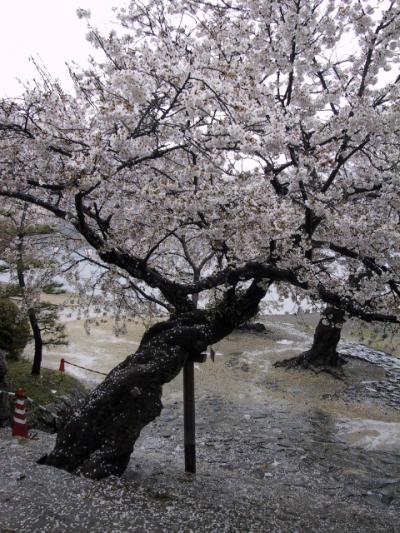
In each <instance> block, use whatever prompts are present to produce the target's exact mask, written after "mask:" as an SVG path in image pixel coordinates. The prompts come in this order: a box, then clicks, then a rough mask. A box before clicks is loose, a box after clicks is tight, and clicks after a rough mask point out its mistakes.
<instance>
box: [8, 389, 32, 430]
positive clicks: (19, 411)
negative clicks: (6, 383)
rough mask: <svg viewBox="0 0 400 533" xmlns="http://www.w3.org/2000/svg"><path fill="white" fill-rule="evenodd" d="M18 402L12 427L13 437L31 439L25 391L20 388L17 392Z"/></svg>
mask: <svg viewBox="0 0 400 533" xmlns="http://www.w3.org/2000/svg"><path fill="white" fill-rule="evenodd" d="M16 397H17V400H16V402H15V411H14V418H13V425H12V436H13V437H25V438H26V439H27V438H29V435H28V426H27V423H26V411H25V391H24V389H22V388H19V389H18V390H17V392H16Z"/></svg>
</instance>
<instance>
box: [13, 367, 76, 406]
mask: <svg viewBox="0 0 400 533" xmlns="http://www.w3.org/2000/svg"><path fill="white" fill-rule="evenodd" d="M7 368H8V377H9V380H10V382H11V388H10V390H11V391H13V392H15V390H16V389H17V388H18V387H22V388H23V389H25V394H26V395H27V396H29V398H32V399H33V400H35V401H36V402H37V403H39V404H40V405H46V404H48V403H51V402H53V401H54V399H55V397H56V396H63V395H64V394H68V393H70V392H72V390H74V389H77V388H79V389H83V388H84V387H83V385H82V383H81V382H80V381H78V380H77V379H75V378H73V377H71V376H67V375H65V374H60V372H59V371H58V370H49V369H48V368H42V369H41V374H40V376H32V375H31V369H32V363H31V362H30V361H27V360H26V359H20V360H19V361H13V360H7ZM52 390H53V391H56V392H55V393H54V392H51V391H52Z"/></svg>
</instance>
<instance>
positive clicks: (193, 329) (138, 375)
mask: <svg viewBox="0 0 400 533" xmlns="http://www.w3.org/2000/svg"><path fill="white" fill-rule="evenodd" d="M264 295H265V289H264V288H262V287H259V286H258V285H257V284H256V283H255V282H254V283H253V284H252V286H251V287H250V288H249V289H248V290H247V291H246V293H245V294H244V295H241V296H240V297H238V298H237V297H236V295H235V291H234V290H231V291H228V293H227V295H226V298H225V300H224V301H223V302H222V304H220V305H219V306H217V307H216V308H215V309H213V310H212V311H204V310H194V311H188V312H185V313H182V314H181V315H180V316H178V317H177V318H173V319H170V320H168V321H166V322H161V323H159V324H156V325H155V326H153V327H151V328H150V329H149V330H148V332H147V333H146V334H145V335H144V337H143V339H142V342H141V344H140V347H139V349H138V351H137V352H136V353H135V354H133V355H130V356H128V357H127V359H125V361H123V362H122V363H120V364H119V365H118V366H117V367H116V368H114V369H113V370H112V371H111V372H110V374H109V375H108V376H107V377H106V379H105V380H104V381H103V382H102V383H101V384H100V385H99V386H98V387H97V388H96V389H95V390H94V391H93V392H92V394H91V395H90V397H89V399H88V401H87V402H86V403H85V404H84V405H83V406H82V408H81V409H80V410H78V412H76V413H74V414H73V415H72V416H71V418H70V419H69V421H68V422H67V423H66V425H65V427H64V428H62V429H61V430H60V431H59V433H58V436H57V441H56V446H55V448H54V450H53V451H52V452H51V453H50V454H49V455H47V456H45V457H43V458H42V459H41V460H40V461H39V462H40V463H42V464H46V465H52V466H56V467H58V468H62V469H65V470H68V471H69V472H74V473H78V474H83V475H85V476H87V477H91V478H95V479H100V478H103V477H106V476H109V475H111V474H115V475H120V474H122V473H123V472H124V470H125V468H126V466H127V464H128V461H129V457H130V454H131V453H132V450H133V446H134V443H135V441H136V439H137V438H138V437H139V434H140V431H141V430H142V428H143V427H144V426H146V425H147V424H148V423H149V422H151V421H152V420H154V418H156V417H157V416H158V415H159V414H160V412H161V409H162V403H161V393H162V385H163V384H164V383H167V382H168V381H170V380H172V379H173V378H174V377H175V376H176V375H177V374H178V373H179V371H180V370H181V368H182V366H183V364H184V362H185V361H186V359H187V358H188V357H190V354H192V353H199V352H201V351H203V350H205V349H206V348H207V346H208V345H210V344H214V343H215V342H217V341H218V340H220V339H221V338H223V337H225V336H226V335H228V334H229V333H230V332H231V331H232V330H233V329H234V328H235V327H236V326H237V325H238V324H240V323H242V322H244V321H246V320H248V319H249V318H250V317H252V316H253V315H254V314H255V313H256V312H257V308H258V303H259V301H260V300H261V299H262V297H263V296H264Z"/></svg>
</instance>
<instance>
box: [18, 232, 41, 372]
mask: <svg viewBox="0 0 400 533" xmlns="http://www.w3.org/2000/svg"><path fill="white" fill-rule="evenodd" d="M22 246H23V245H22V237H20V249H19V253H20V257H19V260H18V262H17V276H18V285H19V286H20V288H21V289H22V290H23V291H24V290H25V289H26V283H25V276H24V265H23V261H22ZM28 317H29V322H30V325H31V328H32V332H33V340H34V343H35V353H34V356H33V364H32V372H31V374H32V375H33V376H39V375H40V369H41V366H42V354H43V339H42V332H41V331H40V327H39V322H38V319H37V316H36V312H35V310H34V309H33V308H31V309H29V310H28Z"/></svg>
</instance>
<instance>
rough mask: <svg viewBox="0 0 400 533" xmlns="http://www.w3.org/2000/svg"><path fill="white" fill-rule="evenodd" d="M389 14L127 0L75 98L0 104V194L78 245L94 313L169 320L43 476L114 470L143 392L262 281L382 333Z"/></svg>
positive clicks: (392, 105)
mask: <svg viewBox="0 0 400 533" xmlns="http://www.w3.org/2000/svg"><path fill="white" fill-rule="evenodd" d="M399 9H400V8H399V5H398V2H395V1H392V2H382V3H381V4H380V6H379V8H375V9H374V8H373V7H372V6H371V5H370V3H368V2H364V1H362V0H360V1H346V2H344V1H339V0H337V1H324V0H307V1H306V0H284V1H281V2H276V1H273V0H263V1H261V0H250V1H249V0H247V1H246V2H244V1H242V0H229V1H226V0H212V1H201V0H200V1H196V2H194V1H185V2H183V1H182V2H176V1H175V2H171V1H168V0H150V1H148V2H144V3H142V2H140V1H131V2H130V4H129V6H128V7H127V8H124V9H119V10H117V11H116V15H117V17H118V20H119V22H120V26H121V29H120V31H119V32H112V33H111V34H110V35H109V36H103V35H101V34H100V32H99V31H98V30H96V29H95V28H92V27H90V25H89V40H90V41H91V42H92V43H93V45H94V46H95V48H97V52H96V54H97V55H96V57H97V59H95V58H92V59H91V61H90V65H89V66H88V67H87V68H84V69H80V68H79V67H78V66H76V65H71V67H70V70H71V76H72V77H73V79H74V81H75V90H76V93H75V94H73V95H71V94H67V93H66V92H64V91H63V90H62V88H61V87H60V86H59V84H58V83H56V82H54V81H53V80H51V79H49V77H48V76H47V75H43V79H42V80H39V81H38V82H36V84H33V85H32V86H31V87H28V88H27V90H26V93H25V95H24V97H23V99H21V100H16V101H8V100H4V101H3V102H2V103H1V117H0V133H1V137H0V139H1V141H0V142H1V148H2V157H1V163H0V195H1V196H3V197H6V198H9V199H16V200H22V201H24V202H28V203H31V204H34V205H36V206H37V207H40V208H41V209H44V210H46V211H47V212H49V213H52V214H53V215H54V216H55V217H57V218H58V219H59V220H61V221H63V224H65V225H66V226H68V227H70V228H73V230H74V231H75V232H77V233H78V234H80V235H81V236H82V237H83V238H84V239H85V240H86V242H87V243H88V245H90V247H92V248H93V250H94V251H95V252H96V254H97V255H96V256H95V258H94V261H95V262H97V263H98V264H99V265H100V266H101V267H102V268H104V270H105V271H106V272H107V280H108V281H107V282H104V283H103V284H102V285H101V287H102V289H103V292H104V294H105V296H104V297H105V299H107V298H108V297H109V293H110V291H111V289H113V290H114V291H115V292H116V293H118V295H119V297H120V300H119V301H120V302H123V301H126V302H128V300H129V302H130V303H129V305H130V311H129V312H130V313H132V311H133V310H134V309H135V307H134V305H139V302H140V305H143V303H144V302H148V304H149V305H151V306H153V307H154V306H155V308H156V309H158V311H160V310H161V309H164V310H165V311H166V312H168V315H169V319H168V320H166V321H164V322H161V323H159V324H156V325H154V326H152V327H151V328H150V329H149V330H148V331H147V332H146V334H145V335H144V337H143V339H142V342H141V344H140V347H139V349H138V351H137V352H136V353H135V354H133V355H130V356H128V358H127V359H126V360H125V361H124V362H122V363H121V364H120V365H118V366H117V367H116V368H115V369H114V370H113V371H112V372H111V373H110V374H109V375H108V376H107V378H106V379H105V380H104V381H103V383H101V384H100V385H99V386H98V387H97V388H96V389H95V390H94V391H93V393H92V394H91V396H90V399H89V400H88V402H87V403H86V404H85V405H84V406H83V407H82V408H81V409H80V410H79V411H77V412H76V413H74V414H73V415H72V416H71V418H70V420H69V422H68V424H67V425H66V426H65V428H64V429H63V430H61V431H60V433H59V434H58V438H57V443H56V446H55V449H54V450H53V451H52V452H51V453H50V454H49V455H48V456H46V457H45V458H44V459H43V462H45V463H46V464H49V465H54V466H57V467H60V468H65V469H66V470H69V471H72V472H78V473H81V474H84V475H87V476H90V477H94V478H101V477H104V476H107V475H110V474H120V473H121V472H123V470H124V469H125V467H126V465H127V463H128V461H129V456H130V454H131V452H132V449H133V445H134V442H135V440H136V439H137V437H138V435H139V433H140V431H141V429H142V428H143V427H144V426H145V425H146V424H147V423H148V422H150V421H151V420H153V419H154V418H155V417H156V416H158V414H159V413H160V410H161V407H162V405H161V387H162V384H163V383H165V382H167V381H169V380H171V379H172V378H173V377H175V376H176V375H177V374H178V372H179V371H180V369H181V368H182V365H183V364H184V362H185V361H186V360H187V359H188V358H190V357H191V356H192V355H193V354H195V353H198V352H201V351H203V350H205V349H206V348H207V346H209V345H211V344H213V343H215V342H217V341H218V340H220V339H222V338H223V337H224V336H226V335H227V334H229V333H230V332H231V331H232V330H233V329H234V328H235V327H237V326H238V325H240V324H242V323H243V322H245V321H247V320H249V319H250V318H251V317H252V316H254V315H255V314H256V312H257V309H258V305H259V303H260V301H261V300H262V299H263V298H264V296H265V294H266V292H267V290H268V288H269V287H270V286H271V285H272V284H274V286H275V287H276V289H277V290H278V291H279V293H280V295H281V296H282V297H285V296H287V295H288V294H291V293H296V294H301V295H303V296H304V297H307V298H309V299H310V300H311V301H315V302H319V303H325V304H327V305H328V306H330V307H331V308H334V309H335V310H337V312H338V313H340V314H342V315H343V317H349V316H357V317H359V318H361V319H363V320H366V321H373V320H377V321H389V322H393V323H397V322H398V321H399V318H398V296H399V282H400V280H399V256H398V254H396V250H398V245H399V232H398V224H399V196H398V170H399V169H398V166H399V158H398V153H399V150H398V147H399V117H400V115H399V105H398V104H399V75H398V61H399V43H398V38H397V36H398V33H399V24H400V14H399ZM79 15H80V16H82V17H88V16H89V14H88V13H87V12H85V11H83V10H81V11H80V12H79ZM100 53H101V55H100V56H99V54H100ZM99 57H101V58H99ZM71 231H72V230H71ZM117 286H118V287H119V288H118V289H116V287H117ZM122 296H123V297H122ZM132 302H137V304H133V303H132ZM205 302H207V307H205V305H204V303H205ZM121 305H122V304H121ZM119 309H121V307H119Z"/></svg>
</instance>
